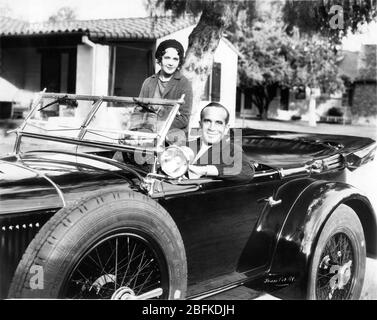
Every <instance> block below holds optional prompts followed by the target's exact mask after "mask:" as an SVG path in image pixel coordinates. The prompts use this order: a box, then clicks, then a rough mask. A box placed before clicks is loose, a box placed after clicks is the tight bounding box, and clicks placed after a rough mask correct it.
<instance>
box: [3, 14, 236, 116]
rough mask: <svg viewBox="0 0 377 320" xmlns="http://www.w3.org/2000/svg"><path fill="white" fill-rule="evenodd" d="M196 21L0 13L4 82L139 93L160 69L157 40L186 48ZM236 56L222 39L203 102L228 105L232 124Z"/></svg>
mask: <svg viewBox="0 0 377 320" xmlns="http://www.w3.org/2000/svg"><path fill="white" fill-rule="evenodd" d="M195 25H196V22H195V20H194V19H193V18H191V17H186V18H176V19H173V18H171V17H159V18H154V17H145V18H124V19H100V20H85V21H84V20H74V21H64V22H57V23H27V22H23V21H20V20H15V19H10V18H1V17H0V80H3V82H6V83H8V84H11V85H12V86H15V87H16V88H18V89H21V90H24V91H31V92H37V91H40V90H43V89H44V88H47V91H49V92H67V93H76V94H92V95H117V96H138V94H139V91H140V88H141V84H142V82H143V80H144V79H145V78H146V77H147V76H149V75H151V74H153V73H154V72H155V71H156V70H157V67H158V65H156V64H155V59H154V52H155V50H156V48H157V46H158V44H159V43H160V42H161V41H163V40H165V39H169V38H174V39H176V40H178V41H180V42H181V43H182V44H183V46H184V47H185V48H187V45H188V36H189V34H190V33H191V31H192V30H193V28H194V26H195ZM237 59H238V53H237V51H236V49H235V48H234V46H233V45H232V44H231V43H230V42H229V41H227V40H226V39H222V40H221V41H220V44H219V46H218V48H217V50H216V52H215V56H214V65H213V66H214V67H213V72H212V75H211V76H210V77H209V80H208V83H209V85H208V86H207V88H208V89H207V91H206V93H205V94H204V95H203V101H202V103H203V104H205V103H206V101H208V100H217V101H220V102H222V103H224V105H226V106H227V107H228V108H229V110H230V113H231V123H234V118H235V104H236V86H237ZM1 83H2V82H1V81H0V86H1ZM1 91H4V89H2V88H1V87H0V92H1ZM1 98H2V99H3V100H2V101H3V102H5V101H6V100H7V99H6V97H4V96H2V97H1ZM12 99H13V97H8V100H12ZM13 100H14V99H13ZM0 107H1V106H0Z"/></svg>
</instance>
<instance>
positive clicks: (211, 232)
mask: <svg viewBox="0 0 377 320" xmlns="http://www.w3.org/2000/svg"><path fill="white" fill-rule="evenodd" d="M180 103H181V101H172V100H158V99H136V98H129V97H106V96H84V95H71V94H55V93H44V92H42V93H40V94H38V95H37V97H36V99H35V101H34V102H33V106H32V110H31V112H30V114H29V115H28V116H27V118H26V120H25V121H24V123H23V124H22V126H21V127H20V128H18V129H17V130H16V134H17V139H16V143H15V148H14V153H12V154H10V155H7V156H4V157H3V158H1V160H0V275H1V278H0V285H1V286H0V289H1V291H0V293H1V297H2V298H7V297H8V298H70V299H76V298H77V299H86V298H90V299H148V298H149V299H183V298H187V299H203V298H208V297H211V296H214V295H217V294H219V293H221V292H224V291H226V290H230V289H232V288H236V287H237V286H246V287H250V288H255V289H258V290H264V291H267V292H273V294H275V295H277V296H278V297H281V298H289V299H358V298H359V297H360V293H361V289H362V286H363V278H364V273H365V263H366V256H371V257H376V256H377V254H376V253H377V247H376V246H377V238H376V236H377V225H376V217H375V215H374V211H373V208H372V206H371V203H370V201H369V200H368V199H367V197H366V196H365V195H364V194H363V193H362V192H361V191H360V190H357V189H356V188H354V187H353V186H351V185H349V184H347V183H346V173H347V171H349V170H354V169H356V168H357V167H359V166H361V165H362V164H364V163H366V162H368V161H370V160H372V159H373V157H374V153H375V149H376V144H375V142H374V141H373V140H371V139H368V138H359V137H351V136H334V135H319V134H305V133H294V132H274V131H262V130H252V129H243V130H241V129H239V130H238V131H237V130H236V129H234V130H233V131H232V134H231V136H233V138H234V139H236V137H240V136H241V138H242V140H241V141H242V145H243V149H244V151H245V152H246V154H247V155H248V157H249V159H250V161H251V162H252V165H253V166H254V167H255V175H254V176H253V178H252V179H250V180H249V181H247V180H243V181H242V182H240V181H238V180H234V179H223V180H222V179H215V178H200V179H189V178H185V172H186V171H187V167H188V164H189V159H188V158H187V152H185V150H184V149H182V148H180V147H177V146H176V145H174V143H172V140H171V139H170V138H169V134H170V132H171V131H169V129H170V126H171V124H172V122H173V119H174V117H175V115H176V114H177V112H178V110H179V105H180ZM236 132H238V133H237V134H236Z"/></svg>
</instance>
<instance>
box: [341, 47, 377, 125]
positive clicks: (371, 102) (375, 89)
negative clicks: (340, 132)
mask: <svg viewBox="0 0 377 320" xmlns="http://www.w3.org/2000/svg"><path fill="white" fill-rule="evenodd" d="M376 57H377V45H376V44H364V45H362V46H361V48H360V51H354V52H353V51H343V59H342V61H341V63H340V65H339V67H340V71H341V74H342V75H343V76H344V77H345V78H346V79H347V82H346V95H345V99H346V100H347V103H348V104H349V106H350V108H351V112H352V115H353V116H354V117H355V118H356V120H358V122H367V123H368V122H372V121H373V120H374V122H376V123H377V63H376Z"/></svg>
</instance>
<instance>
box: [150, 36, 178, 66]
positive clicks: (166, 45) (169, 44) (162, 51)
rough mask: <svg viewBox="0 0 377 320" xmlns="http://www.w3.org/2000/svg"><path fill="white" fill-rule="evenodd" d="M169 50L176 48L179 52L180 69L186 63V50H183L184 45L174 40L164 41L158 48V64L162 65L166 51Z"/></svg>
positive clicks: (156, 55) (156, 54)
mask: <svg viewBox="0 0 377 320" xmlns="http://www.w3.org/2000/svg"><path fill="white" fill-rule="evenodd" d="M167 48H174V49H175V50H177V52H178V56H179V64H178V67H180V66H181V65H182V64H183V62H184V57H185V49H183V46H182V44H181V43H180V42H179V41H177V40H174V39H168V40H165V41H162V42H161V43H160V44H159V46H158V47H157V50H156V53H155V57H156V59H157V62H158V63H161V61H162V56H163V55H164V54H165V51H166V49H167Z"/></svg>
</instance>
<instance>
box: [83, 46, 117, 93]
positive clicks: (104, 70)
mask: <svg viewBox="0 0 377 320" xmlns="http://www.w3.org/2000/svg"><path fill="white" fill-rule="evenodd" d="M92 45H93V46H91V45H88V44H79V45H78V46H77V69H76V93H77V94H92V95H107V92H108V83H109V61H110V55H109V54H110V50H109V46H105V45H100V44H94V43H93V44H92Z"/></svg>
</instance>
